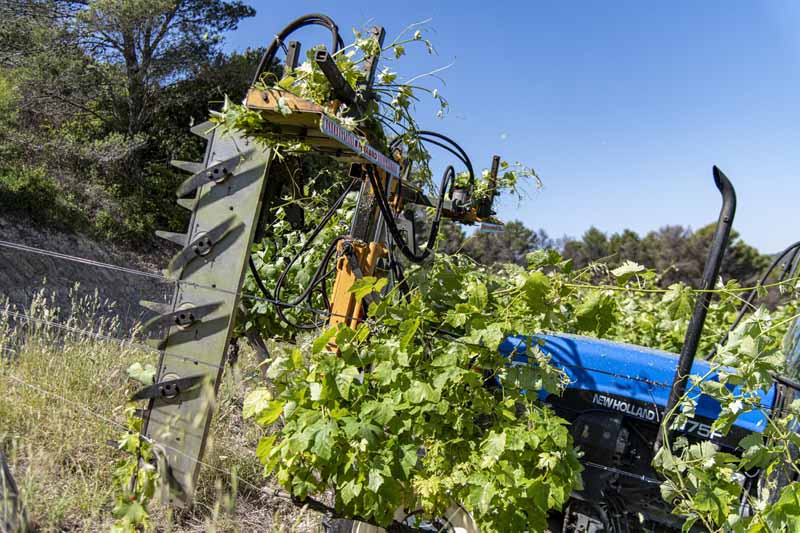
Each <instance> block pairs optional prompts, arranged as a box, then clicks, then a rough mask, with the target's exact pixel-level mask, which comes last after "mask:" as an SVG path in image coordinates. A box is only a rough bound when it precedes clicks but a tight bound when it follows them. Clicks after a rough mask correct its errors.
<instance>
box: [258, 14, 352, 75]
mask: <svg viewBox="0 0 800 533" xmlns="http://www.w3.org/2000/svg"><path fill="white" fill-rule="evenodd" d="M306 26H323V27H325V28H328V30H329V31H330V32H331V37H332V40H333V44H332V45H331V50H333V51H332V52H331V53H332V54H334V53H336V52H338V51H339V50H341V49H342V48H344V41H343V40H342V38H341V36H340V35H339V27H338V26H337V25H336V23H335V22H333V19H331V18H330V17H328V16H327V15H322V14H320V13H311V14H309V15H303V16H302V17H300V18H297V19H295V20H293V21H292V22H290V23H289V24H288V25H287V26H286V27H285V28H283V29H282V30H281V32H280V33H279V34H277V35H276V36H275V38H274V39H273V40H272V42H271V43H270V45H269V47H268V48H267V49H266V50H265V51H264V54H263V55H262V56H261V60H260V61H259V62H258V68H256V73H255V75H254V76H253V82H252V83H251V85H255V84H256V83H257V82H258V80H259V78H260V77H261V74H262V73H263V72H264V69H266V68H269V65H270V64H271V63H272V61H273V60H274V59H275V55H276V54H277V53H278V48H279V47H280V46H281V45H282V44H283V42H284V41H285V40H286V38H287V37H289V35H291V34H292V33H294V32H295V31H297V30H299V29H300V28H304V27H306Z"/></svg>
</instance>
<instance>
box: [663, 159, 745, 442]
mask: <svg viewBox="0 0 800 533" xmlns="http://www.w3.org/2000/svg"><path fill="white" fill-rule="evenodd" d="M714 184H715V185H716V186H717V189H719V192H720V194H721V195H722V209H721V210H720V213H719V219H718V220H717V227H716V230H715V231H714V240H713V241H712V242H711V249H710V250H709V252H708V259H707V260H706V266H705V268H704V269H703V283H702V286H701V289H702V290H703V291H709V290H711V289H713V288H714V283H715V282H716V279H717V277H718V276H719V270H720V266H721V265H722V258H723V257H724V255H725V249H726V248H727V247H728V238H729V237H730V234H731V227H732V226H733V217H734V215H735V214H736V191H735V190H734V188H733V184H732V183H731V182H730V180H729V179H728V177H727V176H726V175H725V174H724V173H723V172H722V171H721V170H720V169H719V168H717V167H716V166H714ZM712 296H713V294H712V293H710V292H701V293H700V294H699V295H698V296H697V301H696V302H695V305H694V313H692V319H691V320H690V321H689V327H688V328H687V329H686V337H685V338H684V341H683V348H682V349H681V356H680V359H678V368H677V370H676V371H675V378H674V379H673V380H672V388H671V389H670V391H669V399H668V400H667V407H666V409H665V411H664V413H665V418H664V420H663V422H662V423H661V430H660V431H659V432H658V435H657V437H656V442H655V445H654V451H658V450H659V448H661V445H662V443H663V440H664V436H665V435H666V432H668V431H669V424H670V419H669V417H667V416H666V414H668V413H669V412H670V411H672V409H673V408H674V407H675V405H676V404H677V403H678V400H680V398H681V397H682V396H683V393H684V392H685V391H686V383H687V382H688V380H689V374H690V373H691V370H692V363H694V358H695V356H696V355H697V345H698V344H699V342H700V335H701V334H702V332H703V326H704V325H705V322H706V315H707V314H708V305H709V304H710V303H711V297H712Z"/></svg>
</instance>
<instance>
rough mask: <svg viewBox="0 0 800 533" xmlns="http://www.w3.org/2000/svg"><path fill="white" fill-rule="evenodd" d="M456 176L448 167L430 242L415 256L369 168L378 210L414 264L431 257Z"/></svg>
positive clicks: (397, 242) (429, 237)
mask: <svg viewBox="0 0 800 533" xmlns="http://www.w3.org/2000/svg"><path fill="white" fill-rule="evenodd" d="M455 174H456V172H455V169H454V168H453V167H452V166H448V167H447V168H446V169H445V171H444V174H443V176H442V182H441V184H440V186H439V201H438V203H437V206H436V215H435V216H434V218H433V222H432V224H431V231H430V233H429V234H428V242H427V244H426V245H425V250H424V251H423V252H422V253H421V254H415V253H414V252H413V250H411V248H409V247H408V243H407V242H406V241H405V239H404V238H403V235H402V234H401V233H400V230H399V229H397V225H396V224H395V222H394V213H392V209H391V207H389V202H388V200H386V197H385V196H384V193H383V189H382V188H381V185H380V183H378V180H377V178H376V177H375V173H374V172H373V171H372V166H371V165H369V166H367V176H368V177H369V181H370V184H371V185H372V189H373V191H374V192H375V197H376V198H377V200H378V208H379V209H380V210H381V214H382V215H383V218H384V219H385V220H386V226H387V227H388V228H389V233H391V234H392V238H393V239H394V241H395V243H396V244H397V246H398V247H399V248H400V251H401V252H403V255H404V256H405V257H406V259H408V260H409V261H411V262H412V263H418V264H419V263H422V262H423V261H425V259H427V258H428V256H429V255H430V253H431V250H432V249H433V245H434V244H435V243H436V238H437V236H438V234H439V223H440V221H441V219H442V206H443V205H444V198H445V194H446V193H447V185H448V183H449V182H450V180H451V179H455Z"/></svg>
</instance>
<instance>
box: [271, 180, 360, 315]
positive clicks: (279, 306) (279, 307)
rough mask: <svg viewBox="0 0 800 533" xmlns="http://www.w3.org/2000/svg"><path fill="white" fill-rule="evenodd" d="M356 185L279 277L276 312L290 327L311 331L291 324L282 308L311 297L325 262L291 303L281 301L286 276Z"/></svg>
mask: <svg viewBox="0 0 800 533" xmlns="http://www.w3.org/2000/svg"><path fill="white" fill-rule="evenodd" d="M355 183H356V180H353V181H352V182H350V185H349V186H348V187H347V188H345V190H344V191H343V192H342V194H341V195H340V196H339V198H337V199H336V201H335V202H334V203H333V205H332V206H331V207H330V209H329V210H328V212H327V213H325V216H323V217H322V220H321V221H320V223H319V224H317V227H316V228H314V231H312V232H311V235H310V236H309V238H308V239H307V240H306V242H305V243H304V244H303V246H302V247H301V248H300V251H299V252H298V253H297V254H296V255H295V256H294V257H293V258H292V259H291V261H289V263H288V264H287V265H286V267H285V268H284V269H283V271H282V272H281V274H280V276H278V281H277V282H276V284H275V300H276V305H275V310H276V312H277V313H278V316H279V317H280V318H281V320H283V321H285V322H286V323H287V324H289V325H290V326H293V327H297V328H298V329H311V327H310V326H309V325H298V324H295V323H293V322H291V321H290V320H288V319H287V318H286V316H285V315H284V313H283V309H282V308H283V307H294V306H297V305H299V304H300V303H302V302H303V301H304V300H306V299H308V297H309V296H310V295H311V293H312V292H313V290H314V286H315V284H316V281H317V280H318V277H319V276H320V275H321V274H322V268H323V266H324V263H325V262H324V261H323V262H322V263H320V265H319V266H318V267H317V270H316V272H315V273H314V276H313V277H312V279H311V282H310V283H309V285H308V287H306V289H305V291H303V293H302V294H301V295H300V296H298V297H297V298H295V299H294V300H292V301H290V302H284V301H282V300H281V290H282V289H283V282H284V281H285V280H286V276H288V274H289V270H290V269H291V268H292V265H294V264H295V263H296V262H297V260H298V259H299V258H300V256H302V255H303V254H304V253H305V252H306V251H307V250H308V249H309V247H310V246H311V244H312V243H313V241H314V239H316V238H317V235H319V234H320V232H321V231H322V229H323V228H324V227H325V226H326V225H327V224H328V222H329V221H330V219H331V218H333V215H334V214H335V213H336V210H337V209H339V207H340V206H341V205H342V203H344V200H345V198H346V197H347V194H348V193H349V192H350V191H351V189H352V187H353V185H354V184H355ZM313 327H317V326H316V325H315V326H313Z"/></svg>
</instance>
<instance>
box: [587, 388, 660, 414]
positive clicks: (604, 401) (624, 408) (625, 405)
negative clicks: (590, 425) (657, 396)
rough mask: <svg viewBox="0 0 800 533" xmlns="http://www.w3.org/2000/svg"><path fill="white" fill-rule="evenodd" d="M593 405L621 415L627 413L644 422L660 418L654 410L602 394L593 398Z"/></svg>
mask: <svg viewBox="0 0 800 533" xmlns="http://www.w3.org/2000/svg"><path fill="white" fill-rule="evenodd" d="M592 403H593V404H596V405H600V406H602V407H606V408H608V409H613V410H615V411H619V412H621V413H625V414H628V415H631V416H635V417H636V418H641V419H643V420H655V419H656V417H657V416H658V415H657V413H656V412H655V410H654V409H647V408H646V407H641V406H636V405H633V404H632V403H630V402H626V401H625V400H618V399H616V398H611V397H610V396H603V395H602V394H595V395H594V397H593V398H592Z"/></svg>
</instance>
